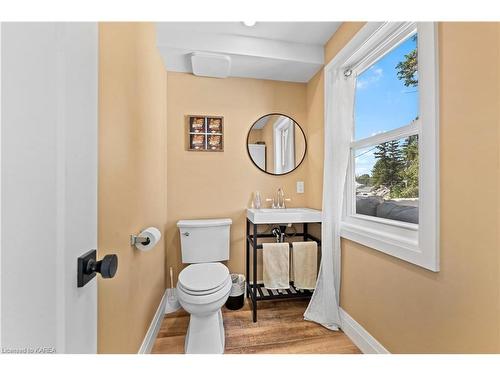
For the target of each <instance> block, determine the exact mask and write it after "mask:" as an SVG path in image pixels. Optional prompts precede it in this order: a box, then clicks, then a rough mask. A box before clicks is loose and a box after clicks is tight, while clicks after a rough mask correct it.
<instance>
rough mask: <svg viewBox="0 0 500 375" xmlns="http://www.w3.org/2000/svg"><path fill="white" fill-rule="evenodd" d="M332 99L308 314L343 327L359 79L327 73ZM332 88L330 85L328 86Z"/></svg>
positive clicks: (328, 108)
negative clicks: (343, 225)
mask: <svg viewBox="0 0 500 375" xmlns="http://www.w3.org/2000/svg"><path fill="white" fill-rule="evenodd" d="M325 80H326V81H325V82H326V85H331V86H330V87H331V90H330V92H331V99H330V100H328V94H327V96H326V98H325V99H326V100H327V101H326V103H325V106H326V118H325V134H324V138H325V160H324V166H323V223H322V229H321V264H320V269H319V275H318V281H317V283H316V289H315V290H314V294H313V296H312V298H311V302H310V303H309V306H308V307H307V310H306V312H305V313H304V318H305V319H306V320H311V321H314V322H317V323H319V324H321V325H323V326H325V327H326V328H328V329H332V330H338V328H339V326H340V314H339V293H340V221H341V218H342V204H343V198H344V186H345V180H346V174H347V167H348V162H349V154H350V142H351V134H352V126H353V113H354V89H355V83H356V79H355V78H354V77H353V75H351V76H350V77H348V78H346V77H344V74H343V71H333V72H331V73H329V72H327V74H326V77H325ZM327 87H328V86H327Z"/></svg>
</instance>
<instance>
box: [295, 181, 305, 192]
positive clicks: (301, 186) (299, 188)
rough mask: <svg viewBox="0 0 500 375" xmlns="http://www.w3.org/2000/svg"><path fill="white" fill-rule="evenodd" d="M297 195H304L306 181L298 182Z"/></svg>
mask: <svg viewBox="0 0 500 375" xmlns="http://www.w3.org/2000/svg"><path fill="white" fill-rule="evenodd" d="M297 193H299V194H303V193H304V181H297Z"/></svg>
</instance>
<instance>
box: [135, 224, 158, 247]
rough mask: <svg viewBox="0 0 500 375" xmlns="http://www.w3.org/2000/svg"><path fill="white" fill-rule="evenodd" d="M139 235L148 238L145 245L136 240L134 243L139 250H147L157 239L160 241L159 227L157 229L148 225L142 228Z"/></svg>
mask: <svg viewBox="0 0 500 375" xmlns="http://www.w3.org/2000/svg"><path fill="white" fill-rule="evenodd" d="M139 237H147V238H149V243H148V244H147V245H143V244H142V243H140V242H137V243H136V244H135V247H137V248H138V249H139V250H142V251H149V250H151V249H152V248H153V247H154V246H155V245H156V244H157V243H158V241H160V238H161V232H160V230H159V229H157V228H155V227H149V228H146V229H144V230H143V231H142V232H141V233H140V234H139Z"/></svg>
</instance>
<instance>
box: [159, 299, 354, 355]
mask: <svg viewBox="0 0 500 375" xmlns="http://www.w3.org/2000/svg"><path fill="white" fill-rule="evenodd" d="M307 303H308V301H307V300H294V301H292V300H288V301H262V302H259V310H258V321H257V323H253V322H252V313H251V309H250V306H249V304H248V303H247V304H246V305H245V306H244V307H243V308H242V309H241V310H236V311H232V310H228V309H226V308H225V307H224V308H223V309H222V313H223V316H224V327H225V330H226V351H225V353H227V354H265V353H266V354H307V353H311V354H319V353H325V354H327V353H330V354H342V353H345V354H348V353H361V352H360V351H359V349H358V348H357V347H356V346H355V345H354V344H353V343H352V341H351V340H350V339H349V338H348V337H347V336H346V335H345V334H344V333H343V332H341V331H338V332H335V331H330V330H328V329H326V328H324V327H322V326H321V325H319V324H316V323H312V322H308V321H305V320H304V318H303V314H304V311H305V309H306V306H307ZM188 323H189V315H188V314H187V313H186V312H185V311H183V310H182V309H181V310H179V311H177V312H175V313H171V314H168V315H166V316H165V318H164V319H163V322H162V325H161V328H160V331H159V333H158V337H157V339H156V341H155V344H154V346H153V349H152V353H157V354H162V353H164V354H174V353H177V354H178V353H183V352H184V338H185V335H186V330H187V327H188Z"/></svg>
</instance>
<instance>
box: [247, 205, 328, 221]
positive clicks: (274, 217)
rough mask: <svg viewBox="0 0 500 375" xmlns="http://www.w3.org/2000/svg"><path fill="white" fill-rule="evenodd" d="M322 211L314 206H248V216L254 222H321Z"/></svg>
mask: <svg viewBox="0 0 500 375" xmlns="http://www.w3.org/2000/svg"><path fill="white" fill-rule="evenodd" d="M321 216H322V214H321V211H319V210H314V209H312V208H295V207H294V208H258V209H257V208H248V209H247V218H248V219H249V220H250V221H251V222H252V223H254V224H292V223H320V222H321Z"/></svg>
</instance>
